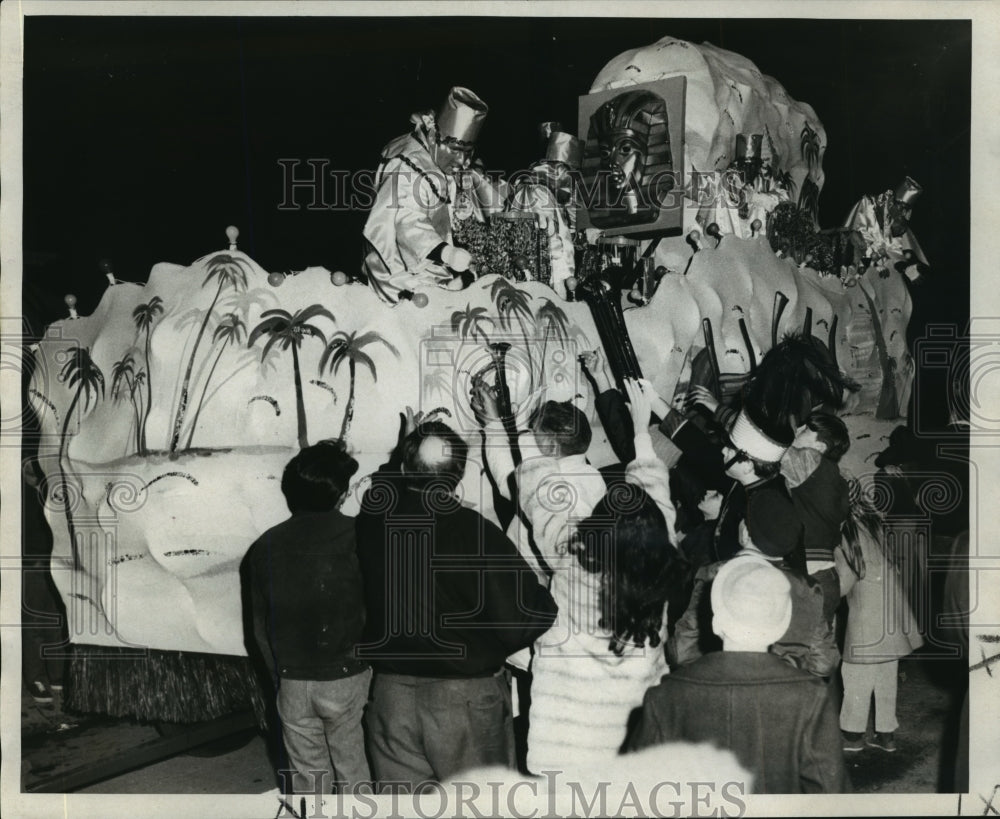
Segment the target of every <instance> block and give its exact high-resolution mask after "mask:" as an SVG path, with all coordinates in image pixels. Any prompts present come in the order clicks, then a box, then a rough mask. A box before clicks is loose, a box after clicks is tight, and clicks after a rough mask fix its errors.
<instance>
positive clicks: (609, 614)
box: [571, 484, 684, 655]
mask: <svg viewBox="0 0 1000 819" xmlns="http://www.w3.org/2000/svg"><path fill="white" fill-rule="evenodd" d="M571 548H572V550H573V551H574V552H575V553H576V557H577V560H578V561H579V562H580V565H581V566H582V567H583V568H584V569H585V570H586V571H588V572H591V573H593V574H597V573H600V574H601V576H602V584H601V620H600V623H599V624H600V626H601V628H604V629H607V630H608V631H610V632H611V634H612V637H611V642H610V643H609V645H608V647H609V649H610V650H611V651H613V652H614V653H615V654H619V655H620V654H622V653H623V651H624V650H625V647H626V646H628V645H635V646H644V645H646V644H647V642H648V644H649V646H650V648H654V649H655V648H656V647H657V646H658V645H659V643H660V629H661V628H662V626H663V616H664V615H663V612H664V606H665V604H666V602H667V600H668V599H670V598H672V597H673V596H674V595H675V594H676V593H677V592H678V591H679V588H678V586H679V585H680V584H681V583H683V577H684V571H683V561H682V560H681V558H680V555H679V554H678V552H677V550H676V549H675V548H674V546H673V544H672V543H671V542H670V534H669V532H668V531H667V524H666V520H665V519H664V517H663V513H662V512H661V511H660V508H659V507H658V506H657V505H656V503H655V502H654V501H653V499H652V498H650V497H649V495H647V494H646V492H645V491H644V490H643V489H641V488H639V487H637V486H634V485H632V484H621V485H619V486H617V487H615V488H613V489H612V490H611V491H609V492H608V494H606V495H605V496H604V497H603V498H602V499H601V500H600V502H598V504H597V506H595V507H594V511H593V512H592V513H591V515H590V517H588V518H587V519H586V520H585V521H583V522H582V523H581V524H580V526H579V527H578V529H577V533H576V535H575V537H574V542H573V545H572V547H571Z"/></svg>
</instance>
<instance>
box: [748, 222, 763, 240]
mask: <svg viewBox="0 0 1000 819" xmlns="http://www.w3.org/2000/svg"><path fill="white" fill-rule="evenodd" d="M762 227H764V225H763V224H762V223H761V221H760V219H754V220H753V221H752V222H751V223H750V235H751V236H753V237H754V238H756V236H757V234H758V233H760V229H761V228H762Z"/></svg>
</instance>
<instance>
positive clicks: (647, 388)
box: [639, 378, 670, 418]
mask: <svg viewBox="0 0 1000 819" xmlns="http://www.w3.org/2000/svg"><path fill="white" fill-rule="evenodd" d="M639 386H640V387H642V391H643V393H645V394H646V396H647V397H648V398H649V406H650V407H651V408H652V410H653V412H655V413H656V414H657V415H659V416H660V418H666V417H667V413H669V412H670V404H668V403H667V402H666V401H664V400H663V396H662V395H660V394H659V393H658V392H657V391H656V388H655V387H654V386H653V382H652V381H650V380H649V379H648V378H640V379H639Z"/></svg>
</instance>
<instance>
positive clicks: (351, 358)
mask: <svg viewBox="0 0 1000 819" xmlns="http://www.w3.org/2000/svg"><path fill="white" fill-rule="evenodd" d="M476 309H482V308H476ZM459 312H461V311H459ZM483 312H485V310H484V311H483ZM372 344H382V345H384V346H385V347H387V348H388V349H389V350H390V352H392V354H393V355H394V356H396V358H399V350H397V349H396V348H395V347H394V346H393V345H392V344H390V343H389V342H388V341H386V340H385V339H384V338H382V336H380V335H379V334H378V333H375V332H367V333H362V334H361V335H360V336H359V335H358V334H357V333H356V332H353V333H345V332H343V331H339V332H337V333H335V334H334V335H333V337H332V338H331V339H330V343H329V344H328V345H327V348H326V349H325V350H324V351H323V356H322V357H321V358H320V360H319V372H320V375H322V374H323V372H324V371H325V370H326V369H327V368H329V370H330V372H332V373H333V374H334V375H336V374H337V371H338V370H339V369H340V365H341V364H343V363H344V362H345V361H346V362H347V371H348V374H349V375H350V386H349V388H348V393H347V407H346V408H345V410H344V420H343V423H342V424H341V427H340V438H341V440H346V438H347V431H348V430H349V429H350V428H351V420H352V419H353V418H354V387H355V384H356V382H357V368H358V365H359V364H361V365H363V366H365V367H367V368H368V372H370V373H371V374H372V380H373V381H375V382H378V374H377V372H376V370H375V362H374V361H372V359H371V356H369V355H368V354H367V353H366V352H364V348H365V347H368V346H369V345H372Z"/></svg>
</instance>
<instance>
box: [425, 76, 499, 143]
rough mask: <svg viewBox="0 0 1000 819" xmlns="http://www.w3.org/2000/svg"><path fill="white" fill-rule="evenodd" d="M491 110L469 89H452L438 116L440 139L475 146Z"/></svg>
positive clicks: (457, 87)
mask: <svg viewBox="0 0 1000 819" xmlns="http://www.w3.org/2000/svg"><path fill="white" fill-rule="evenodd" d="M489 110H490V109H489V106H488V105H487V104H486V103H485V102H483V101H482V100H481V99H479V97H477V96H476V95H475V94H474V93H473V92H472V91H470V90H469V89H468V88H461V87H459V86H456V87H455V88H452V89H451V91H450V92H449V94H448V99H446V100H445V102H444V105H443V106H442V107H441V110H440V111H439V112H438V115H437V132H438V139H439V140H441V141H443V142H451V143H458V144H459V145H465V146H471V145H474V144H475V142H476V137H478V136H479V131H480V130H481V129H482V127H483V123H484V122H485V121H486V114H487V113H489Z"/></svg>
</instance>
